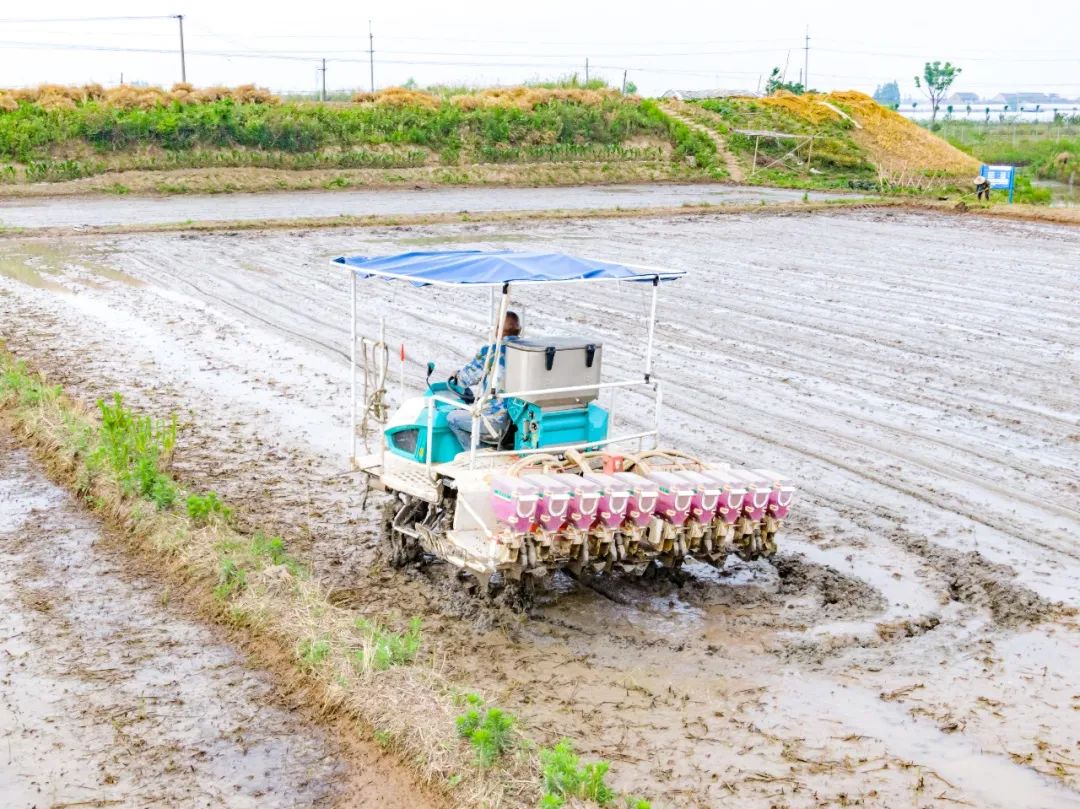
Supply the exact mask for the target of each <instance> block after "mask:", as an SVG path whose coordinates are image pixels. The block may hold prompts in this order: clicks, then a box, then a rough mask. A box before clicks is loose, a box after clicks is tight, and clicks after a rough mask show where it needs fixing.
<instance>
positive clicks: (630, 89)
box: [626, 81, 637, 95]
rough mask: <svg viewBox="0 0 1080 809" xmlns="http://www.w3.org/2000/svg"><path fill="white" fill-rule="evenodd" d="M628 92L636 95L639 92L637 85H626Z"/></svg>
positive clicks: (630, 82)
mask: <svg viewBox="0 0 1080 809" xmlns="http://www.w3.org/2000/svg"><path fill="white" fill-rule="evenodd" d="M626 92H627V93H628V94H629V95H633V94H634V93H636V92H637V85H636V84H634V83H633V82H632V81H628V82H627V83H626Z"/></svg>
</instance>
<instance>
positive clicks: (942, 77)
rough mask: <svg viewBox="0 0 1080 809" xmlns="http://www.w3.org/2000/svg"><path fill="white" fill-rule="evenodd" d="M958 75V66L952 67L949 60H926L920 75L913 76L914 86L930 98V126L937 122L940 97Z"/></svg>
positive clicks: (943, 95) (947, 90) (941, 97)
mask: <svg viewBox="0 0 1080 809" xmlns="http://www.w3.org/2000/svg"><path fill="white" fill-rule="evenodd" d="M959 75H960V68H958V67H953V65H952V64H951V63H949V62H946V63H945V64H942V63H941V62H927V63H926V64H925V65H924V66H923V74H922V76H921V77H919V76H916V77H915V86H916V87H918V88H919V89H920V90H922V91H923V92H924V93H926V97H927V98H929V99H930V126H933V125H934V124H935V123H936V122H937V113H938V108H939V107H940V106H941V99H943V98H944V97H945V94H946V93H947V92H949V88H950V87H952V83H953V82H954V81H956V77H957V76H959Z"/></svg>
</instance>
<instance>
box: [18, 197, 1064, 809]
mask: <svg viewBox="0 0 1080 809" xmlns="http://www.w3.org/2000/svg"><path fill="white" fill-rule="evenodd" d="M418 243H422V244H425V245H430V246H432V247H438V246H439V245H443V244H445V245H446V246H455V247H473V246H476V247H492V246H500V245H503V244H506V245H509V246H514V247H518V248H522V249H529V248H545V249H562V250H566V251H569V252H579V253H585V254H589V255H607V256H612V257H614V258H621V259H623V260H627V261H634V262H637V263H642V264H669V265H672V266H676V267H678V268H682V269H688V270H691V271H692V272H693V275H692V276H691V278H689V279H688V280H687V281H686V282H683V283H681V284H676V285H672V287H671V288H670V289H668V290H667V294H666V296H665V299H664V302H663V304H662V307H661V310H660V317H661V326H660V329H659V332H658V338H659V339H658V352H659V353H658V356H659V366H658V367H659V368H660V371H661V373H662V375H663V377H664V380H665V384H666V389H665V419H664V424H665V431H666V434H667V435H668V436H669V440H670V441H671V442H672V443H676V444H677V445H678V446H680V447H681V448H684V449H688V450H690V451H694V452H698V453H701V454H703V455H708V456H710V457H715V458H720V459H730V460H734V461H736V462H738V463H740V464H745V465H751V466H768V467H772V468H775V469H779V470H781V471H784V472H787V473H788V474H790V475H791V476H792V477H794V478H795V479H796V480H797V481H798V483H799V485H800V489H801V494H800V497H801V500H800V504H799V507H798V509H797V510H796V513H795V516H794V518H793V519H792V520H791V523H790V524H789V525H788V526H787V527H786V531H785V537H786V538H782V540H781V547H782V549H783V558H782V559H781V560H779V561H778V563H777V564H776V565H766V564H755V565H744V564H741V563H737V562H735V561H732V562H729V564H728V565H727V566H726V567H725V568H724V569H723V570H721V571H713V570H711V569H707V568H703V567H700V566H694V567H692V568H691V569H690V570H689V571H688V573H689V578H688V580H687V581H686V582H685V583H683V584H681V585H679V584H676V583H672V582H665V581H658V582H622V581H613V582H598V583H597V586H596V589H589V588H583V587H581V586H579V585H576V584H575V583H573V582H570V581H568V580H558V581H556V582H554V583H553V587H552V588H551V589H550V590H549V591H547V592H546V593H544V594H543V595H542V598H541V603H540V605H539V607H538V608H537V610H536V612H535V614H534V615H533V616H532V617H531V619H530V620H528V621H524V622H519V621H515V620H514V619H512V618H507V617H506V616H500V615H492V614H490V613H489V612H488V611H485V610H480V609H478V608H477V607H476V605H475V604H471V603H470V602H468V601H467V600H466V599H464V598H463V597H462V596H461V594H460V593H458V592H457V591H455V590H454V589H453V586H454V584H453V581H452V580H451V579H450V577H448V576H446V575H445V571H444V570H443V568H442V567H440V566H435V567H432V568H427V569H422V570H409V571H405V572H403V573H393V572H389V571H386V570H383V569H380V568H378V567H373V566H372V565H371V559H372V548H373V546H374V543H375V542H376V537H375V532H374V522H375V513H376V511H375V508H373V507H369V509H368V511H366V512H365V511H363V510H361V508H360V496H359V492H358V491H357V490H356V487H355V482H354V480H353V479H352V478H350V477H349V476H348V475H341V474H340V473H341V472H343V471H344V470H345V468H346V460H345V455H346V447H347V443H348V438H347V435H348V428H347V425H346V423H345V418H346V415H347V399H346V394H347V379H346V375H345V370H346V366H345V355H346V352H347V346H348V321H347V300H346V297H345V295H344V294H343V293H344V290H345V280H346V279H345V278H343V277H341V276H340V275H338V274H336V273H335V272H333V271H332V270H330V269H329V268H328V267H327V265H326V259H327V258H328V257H329V256H332V255H334V254H339V253H345V252H360V253H389V252H393V251H395V250H400V249H411V248H412V247H414V246H415V245H416V244H418ZM969 243H978V244H980V245H982V246H983V249H982V251H981V252H980V253H979V255H978V256H975V255H973V254H972V253H971V252H970V251H969V250H967V249H966V247H964V245H966V244H969ZM9 249H14V248H9ZM65 249H66V250H67V251H68V252H69V257H68V259H67V260H66V261H65V262H64V266H65V268H66V269H65V271H64V272H63V273H62V274H61V275H60V276H59V280H60V282H61V283H62V284H63V286H64V288H65V289H66V290H67V293H65V294H64V295H57V294H56V293H55V292H53V291H51V290H47V289H41V288H35V287H33V286H30V285H28V284H25V283H22V282H20V281H17V280H14V279H11V278H9V279H7V280H3V279H0V313H2V314H3V316H4V317H5V318H6V320H2V321H0V323H2V324H3V333H4V334H5V336H8V337H9V340H10V342H11V346H12V348H13V349H14V350H16V351H17V352H19V353H25V354H26V355H27V356H30V357H32V358H34V359H35V360H36V361H37V362H39V363H40V364H41V365H43V366H44V367H46V368H48V369H50V370H51V371H52V372H53V373H54V374H55V375H56V378H58V379H61V380H63V381H65V382H66V383H68V384H70V385H71V386H73V388H74V389H75V390H76V391H77V392H79V393H80V394H81V395H84V396H86V397H93V396H96V395H100V394H102V393H105V392H107V391H109V390H111V389H112V388H113V387H116V388H119V389H121V390H123V391H124V392H125V393H127V394H129V395H130V396H131V397H133V398H134V399H135V400H136V401H138V402H140V403H142V404H145V405H147V406H149V407H151V408H154V409H157V410H159V411H167V410H170V409H177V410H179V411H180V412H181V414H182V417H184V418H190V420H191V422H192V423H193V424H194V425H196V426H194V427H192V428H191V429H189V430H188V431H187V432H185V434H184V435H183V437H182V446H181V447H180V451H179V459H178V463H179V464H180V466H181V470H182V472H183V473H184V474H185V475H187V476H189V477H190V478H192V479H193V480H195V481H197V482H198V483H199V484H200V485H205V486H208V487H214V488H216V489H217V490H218V491H220V492H223V493H224V494H225V495H226V496H227V498H228V499H230V500H232V501H233V502H236V503H238V504H240V505H241V508H242V511H244V512H246V514H247V517H248V519H249V520H251V525H252V526H254V525H260V526H265V527H268V528H270V529H271V530H274V531H279V532H281V533H283V534H284V535H285V536H286V537H287V539H288V541H289V542H290V543H291V544H292V545H293V547H294V548H296V549H298V550H300V551H301V552H303V553H304V554H305V555H307V556H308V557H309V558H311V559H312V560H313V562H314V564H315V566H316V569H317V570H318V572H319V575H320V576H322V577H324V579H325V580H326V581H327V582H328V583H329V584H330V585H331V586H333V587H335V588H336V590H337V595H338V598H339V599H340V600H341V601H342V602H343V603H348V604H352V605H354V606H355V607H356V608H357V609H361V610H370V611H381V612H391V613H393V612H395V611H397V612H399V613H401V614H403V615H409V614H419V615H422V616H424V620H425V637H426V638H427V643H428V645H429V648H431V649H433V650H434V651H436V653H437V654H439V655H440V657H441V659H444V660H445V661H446V665H447V667H448V668H449V669H450V670H451V671H452V672H454V673H455V674H456V675H457V676H458V677H459V678H460V680H461V681H462V683H463V684H465V685H467V686H469V687H479V688H480V689H481V690H483V691H484V692H485V693H486V694H488V695H489V696H491V697H493V698H495V699H497V700H499V701H500V702H501V703H502V704H504V705H507V706H508V707H510V708H511V709H512V710H514V711H515V712H516V713H518V714H519V715H521V716H523V717H524V718H525V720H526V721H528V722H529V723H530V725H531V730H532V731H533V732H534V733H535V735H537V736H538V737H540V738H541V739H543V740H554V739H557V738H558V737H559V736H562V735H568V736H571V737H572V738H574V740H575V741H576V743H577V744H578V746H579V748H580V749H582V750H583V751H584V752H586V753H587V754H589V755H595V756H602V757H605V758H608V759H610V760H612V761H613V762H614V766H613V778H614V780H615V781H616V782H617V783H618V785H619V786H620V787H622V788H624V789H627V790H629V791H635V792H638V793H643V794H647V795H649V796H650V797H653V798H656V799H657V800H658V802H659V803H661V804H662V805H668V806H710V807H711V806H718V805H724V804H725V803H731V802H739V803H740V804H745V805H747V806H771V805H776V804H780V805H789V806H805V805H818V804H828V803H830V802H832V803H833V804H842V803H843V802H844V801H847V802H849V803H851V802H855V801H861V802H862V804H863V805H867V806H888V807H898V806H909V805H919V806H926V805H941V806H952V805H956V803H957V802H961V803H962V802H967V803H969V804H973V805H977V806H1047V807H1057V806H1070V805H1075V804H1076V802H1077V794H1076V792H1075V790H1076V788H1077V786H1078V778H1080V770H1078V768H1077V752H1076V751H1077V749H1078V748H1077V744H1078V742H1080V739H1078V736H1077V730H1076V728H1075V722H1072V721H1071V720H1072V717H1073V716H1074V715H1075V694H1076V693H1078V692H1080V682H1078V680H1077V676H1076V672H1077V671H1078V670H1080V651H1078V650H1080V642H1078V636H1077V630H1076V625H1075V618H1074V617H1070V616H1069V615H1067V614H1066V612H1065V611H1064V610H1062V609H1061V608H1059V607H1057V606H1055V603H1056V602H1059V601H1063V602H1066V604H1068V605H1075V604H1076V602H1077V592H1078V591H1080V590H1078V588H1080V547H1078V545H1077V539H1076V538H1077V536H1078V535H1080V519H1078V514H1077V509H1076V507H1075V502H1076V494H1077V492H1078V491H1080V475H1078V472H1077V465H1076V462H1075V459H1076V446H1077V443H1076V442H1077V436H1078V435H1080V423H1078V415H1077V414H1078V413H1080V401H1078V394H1077V390H1078V387H1077V385H1076V384H1075V383H1076V382H1077V381H1080V345H1078V342H1077V337H1076V335H1077V334H1078V333H1080V314H1078V313H1077V311H1076V307H1075V301H1076V300H1077V299H1078V297H1080V287H1078V281H1077V277H1076V274H1075V267H1076V266H1077V265H1078V264H1080V235H1078V234H1077V232H1076V231H1075V230H1071V229H1065V228H1055V227H1051V226H1044V225H1028V224H1010V223H992V222H984V221H968V220H963V219H955V218H948V219H937V218H934V217H929V216H919V215H909V214H892V213H880V212H878V213H858V214H844V215H828V216H802V215H800V216H790V217H784V218H772V217H769V218H761V219H757V218H754V217H752V216H738V217H717V218H708V217H705V218H702V219H700V220H698V221H692V222H691V221H685V220H663V219H659V220H636V221H625V222H620V221H610V222H580V223H573V222H568V223H559V224H545V225H528V224H521V225H515V226H513V227H509V228H508V227H507V226H505V225H501V226H481V225H472V226H454V227H446V226H443V227H429V228H383V229H377V230H364V231H355V232H334V233H328V232H297V233H289V234H286V233H276V234H251V235H243V236H227V235H224V234H222V235H210V236H200V237H197V238H190V237H184V236H167V237H166V236H159V237H152V238H147V237H117V238H110V239H107V240H101V241H98V240H68V241H67V242H66V247H65ZM84 255H86V256H88V257H93V256H99V257H100V256H101V255H105V256H107V259H106V263H107V264H108V265H109V266H111V267H113V268H115V269H116V270H118V271H120V272H123V273H125V274H127V275H130V276H131V277H134V278H137V279H139V280H140V281H141V282H143V283H144V286H142V287H132V286H131V285H129V284H123V283H119V282H111V283H110V282H105V283H104V284H103V285H102V284H100V283H99V282H100V276H97V275H95V274H93V273H92V271H91V270H89V269H87V270H83V269H80V266H79V265H80V261H81V260H82V257H83V256H84ZM1017 266H1023V267H1024V268H1025V273H1026V278H1027V282H1026V283H1024V284H1021V285H1018V284H1017V283H1016V267H1017ZM363 292H364V294H363V297H362V299H361V312H362V316H363V321H364V324H365V326H366V327H367V328H368V329H369V330H370V329H373V328H375V327H376V324H377V320H378V317H379V316H380V314H383V313H394V316H393V317H392V318H391V319H390V320H389V321H388V328H389V329H390V332H391V334H390V339H391V341H392V342H397V341H399V340H400V341H404V342H405V343H406V345H407V348H408V355H409V362H408V364H407V367H406V372H407V378H408V383H409V385H411V386H415V385H417V384H418V383H419V380H420V376H421V373H422V372H421V369H422V366H423V363H424V362H425V361H426V360H427V359H428V358H429V357H430V358H433V359H436V360H437V361H438V362H439V367H440V372H442V371H443V370H444V369H448V368H451V367H455V365H456V363H458V362H459V361H460V360H461V359H462V357H463V356H464V355H465V354H466V353H467V352H468V351H469V350H470V349H471V348H472V347H473V345H474V344H475V343H476V342H478V341H479V340H480V339H482V336H481V335H482V334H483V325H482V324H483V320H484V310H485V308H486V301H485V300H479V301H478V300H476V299H475V298H468V297H466V296H462V295H456V294H451V293H447V292H440V291H435V292H430V291H426V292H422V293H421V292H414V291H411V290H408V289H399V288H396V287H392V286H391V285H375V286H373V287H371V288H365V289H364V290H363ZM514 303H515V306H516V307H518V308H519V309H523V310H524V315H525V320H526V325H527V328H529V329H530V330H531V332H532V333H533V334H539V333H543V332H544V331H552V332H563V333H565V332H567V331H571V330H572V331H575V332H581V333H583V334H588V335H590V336H593V337H597V338H602V339H603V340H604V341H605V363H606V364H608V368H607V372H609V373H610V374H612V376H614V375H618V374H626V373H630V372H631V371H632V369H634V368H636V367H637V366H636V364H635V363H637V362H638V356H637V353H636V347H637V346H640V345H641V344H642V342H643V340H644V332H643V329H642V327H641V323H642V320H643V314H644V312H645V311H646V308H645V307H646V306H647V302H646V301H645V300H643V299H641V298H640V296H639V295H638V294H637V292H636V291H635V290H621V291H617V292H615V293H612V292H611V291H610V290H609V291H605V292H604V293H603V294H600V293H591V292H589V291H588V290H584V291H582V290H575V292H574V295H573V298H572V299H571V297H569V296H567V295H565V294H563V293H553V294H552V295H550V296H549V297H541V296H535V295H530V296H528V297H523V298H521V299H520V300H515V302H514ZM608 349H610V351H609V350H608ZM396 370H397V369H396V368H394V369H393V372H392V374H391V376H393V377H394V378H395V379H396ZM395 387H396V386H395ZM393 394H394V395H395V396H396V391H393ZM616 418H617V421H618V422H619V424H618V428H619V429H626V431H635V430H636V429H640V428H642V427H643V426H646V425H647V424H648V423H649V422H650V419H651V414H650V413H649V412H648V411H647V410H646V409H644V407H643V405H642V404H641V403H638V402H634V401H633V400H627V401H625V402H622V403H620V406H619V409H618V413H617V417H616ZM987 784H1000V785H1001V789H1000V791H996V790H990V789H987V787H986V785H987ZM1070 790H1071V791H1070Z"/></svg>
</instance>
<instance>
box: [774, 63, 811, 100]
mask: <svg viewBox="0 0 1080 809" xmlns="http://www.w3.org/2000/svg"><path fill="white" fill-rule="evenodd" d="M781 90H787V91H788V92H789V93H794V94H795V95H797V96H801V95H802V94H803V93H805V92H806V87H804V86H803V84H802V83H801V82H797V81H784V79H783V77H782V76H781V75H780V68H778V67H774V68H773V69H772V73H770V74H769V79H768V81H766V82H765V95H770V96H771V95H772V94H773V93H778V92H780V91H781Z"/></svg>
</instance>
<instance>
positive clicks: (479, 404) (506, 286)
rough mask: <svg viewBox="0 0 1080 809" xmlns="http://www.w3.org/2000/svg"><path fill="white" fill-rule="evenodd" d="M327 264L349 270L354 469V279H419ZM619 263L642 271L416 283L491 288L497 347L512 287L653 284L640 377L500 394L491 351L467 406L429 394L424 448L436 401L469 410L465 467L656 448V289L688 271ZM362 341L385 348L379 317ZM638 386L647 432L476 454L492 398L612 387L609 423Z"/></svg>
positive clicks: (493, 336) (430, 436)
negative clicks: (648, 414)
mask: <svg viewBox="0 0 1080 809" xmlns="http://www.w3.org/2000/svg"><path fill="white" fill-rule="evenodd" d="M330 263H331V266H333V267H335V268H341V267H342V266H346V267H348V268H349V275H350V297H351V305H350V316H351V323H350V329H349V333H350V340H351V343H350V351H349V364H350V377H351V391H352V392H351V397H352V401H351V406H350V417H349V433H350V446H351V448H352V449H351V453H352V458H351V461H352V466H353V468H356V467H357V461H358V458H357V439H358V436H357V392H358V391H357V362H356V359H357V346H358V344H359V341H358V330H357V280H366V279H368V278H372V277H376V278H384V279H392V280H400V281H408V282H412V283H414V284H416V283H418V281H417V279H416V278H415V277H414V276H409V275H404V274H397V273H390V272H384V271H381V270H376V271H370V270H363V269H357V268H355V267H349V265H345V264H343V263H342V262H339V261H334V260H331V262H330ZM622 266H625V267H630V268H632V269H636V270H641V271H642V272H641V274H640V275H633V276H626V277H621V278H610V277H607V278H574V279H564V280H551V281H547V280H514V281H493V282H478V283H464V284H463V283H452V282H445V281H428V280H426V279H421V281H420V282H419V283H422V284H424V285H432V286H442V287H456V288H460V287H465V288H470V287H471V288H477V289H480V290H484V289H486V290H488V292H489V307H488V311H489V312H491V314H492V315H493V318H492V323H491V331H490V337H491V339H490V342H489V345H493V346H498V345H501V343H502V339H503V336H504V335H503V322H504V321H505V319H506V312H507V310H508V309H509V304H510V291H511V288H512V287H518V286H535V285H539V284H586V283H587V284H596V283H608V282H613V281H614V282H616V283H620V284H621V283H623V282H628V283H634V284H641V283H649V284H650V285H651V287H652V289H651V295H650V301H649V316H648V322H647V334H648V336H647V338H646V345H645V356H644V369H643V373H642V376H641V377H638V378H635V379H624V380H618V381H615V382H600V383H598V384H594V385H575V386H570V387H561V388H541V389H536V390H530V391H518V392H515V393H512V394H508V393H500V392H499V391H498V390H497V389H496V381H497V380H496V376H497V375H496V374H492V373H491V370H492V368H491V364H492V363H493V362H494V361H496V358H497V357H498V354H499V352H498V351H497V350H496V351H489V352H488V365H487V367H486V368H485V373H484V377H483V378H484V379H485V380H488V381H489V385H488V387H486V388H485V389H484V390H483V391H482V392H481V394H480V396H478V397H477V398H476V399H475V401H474V402H473V403H472V404H471V405H468V404H465V402H464V401H462V400H461V399H455V398H451V397H448V396H442V395H439V394H432V395H431V396H429V397H428V399H427V406H426V411H425V412H426V421H427V446H428V447H429V448H430V447H431V445H432V440H433V433H434V422H435V410H436V408H435V405H436V403H437V402H441V403H443V404H446V405H449V406H450V407H454V408H460V409H464V410H468V411H469V412H470V413H471V414H472V442H471V445H470V447H469V468H470V469H475V468H476V464H477V461H478V459H479V460H482V459H486V458H490V459H495V458H497V457H500V456H506V455H517V456H522V455H530V454H536V453H549V452H552V451H558V450H560V449H562V450H566V449H584V448H592V447H603V446H608V445H610V444H616V443H619V442H626V441H637V442H638V447H639V449H640V448H641V445H642V443H643V442H644V440H645V439H647V438H651V439H652V441H653V447H658V446H659V442H660V415H661V407H662V403H663V395H662V391H661V387H660V380H658V379H656V378H654V375H653V371H652V368H653V352H654V343H655V339H656V307H657V300H658V293H659V289H660V282H661V281H673V280H677V279H678V278H681V277H682V276H684V275H685V274H686V273H685V272H682V271H677V270H676V271H672V270H663V269H660V268H657V267H646V266H642V265H634V264H623V265H622ZM499 289H501V292H500V294H499V299H498V306H497V307H496V306H495V305H494V304H495V295H496V290H499ZM360 340H363V341H366V342H367V343H369V344H375V345H379V346H385V345H386V325H385V319H380V328H379V337H378V339H377V340H373V339H371V338H368V337H360ZM637 387H644V388H646V389H647V390H649V391H651V392H652V394H653V396H652V398H653V429H651V430H644V431H640V432H636V433H632V434H627V435H618V436H609V437H608V438H605V439H603V440H600V441H591V442H586V443H581V444H568V445H559V446H545V447H538V448H531V449H514V450H490V451H484V452H482V453H480V452H478V450H479V440H480V431H479V429H478V428H479V426H480V422H481V419H483V412H484V410H485V409H486V407H487V405H488V404H489V403H490V402H491V401H492V400H494V399H497V398H509V397H519V396H529V395H536V394H539V393H575V392H580V391H585V390H611V392H612V404H611V407H610V408H609V412H608V417H609V422H613V421H614V419H613V414H614V410H615V401H616V398H615V397H616V392H617V391H618V390H621V389H627V388H637ZM385 452H386V441H385V440H381V441H380V442H379V462H380V466H382V465H383V462H384V460H385ZM426 466H427V471H428V474H429V475H430V476H431V477H432V479H434V478H435V477H436V474H435V472H434V470H433V463H432V460H431V452H430V451H429V452H428V453H427V462H426Z"/></svg>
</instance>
